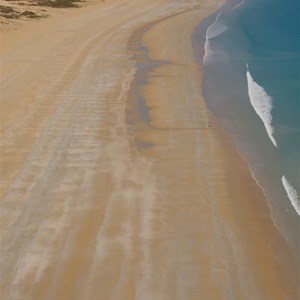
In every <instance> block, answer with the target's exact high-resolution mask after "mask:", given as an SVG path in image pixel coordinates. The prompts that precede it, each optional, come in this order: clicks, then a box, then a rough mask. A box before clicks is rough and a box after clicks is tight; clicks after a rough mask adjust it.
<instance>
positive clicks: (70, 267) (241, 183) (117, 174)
mask: <svg viewBox="0 0 300 300" xmlns="http://www.w3.org/2000/svg"><path fill="white" fill-rule="evenodd" d="M218 5H219V1H196V0H195V1H171V0H169V1H168V0H153V1H146V0H145V1H144V0H132V1H125V0H111V1H107V3H105V5H103V3H101V4H99V5H93V6H87V7H84V8H81V9H79V10H76V11H71V12H70V13H66V14H64V15H63V16H59V17H55V18H52V19H49V20H43V21H41V22H39V23H35V24H33V25H30V26H27V27H26V28H24V29H19V30H18V31H16V32H13V33H10V34H8V35H6V36H5V38H4V39H3V41H2V50H1V51H2V58H3V60H2V64H1V76H2V77H1V171H2V175H1V179H2V186H1V188H2V189H1V195H2V199H3V200H2V202H1V211H0V212H1V223H2V225H1V272H2V288H1V289H2V297H3V299H30V300H31V299H39V300H40V299H49V300H50V299H57V300H63V299H66V300H70V299H91V300H94V299H101V300H105V299H120V300H121V299H122V300H124V299H140V300H153V299H159V300H160V299H164V300H165V299H170V300H173V299H180V300H181V299H187V300H192V299H197V300H199V299H264V300H265V299H272V300H273V299H296V298H297V294H296V293H297V278H298V277H297V276H298V274H297V270H296V267H295V259H294V256H293V254H292V253H291V252H290V250H289V248H288V245H287V244H286V243H285V241H284V240H283V238H282V237H281V236H280V234H279V233H278V232H277V230H276V228H275V227H274V225H273V223H272V221H271V218H270V212H269V209H268V207H267V205H266V204H265V203H266V202H265V199H264V196H263V194H262V192H261V190H260V189H259V188H258V187H257V185H256V183H255V182H254V180H253V179H252V178H251V176H250V173H249V171H248V168H247V165H246V164H245V162H244V161H243V160H242V159H241V157H240V156H239V154H238V153H237V152H236V150H235V148H234V146H233V145H232V142H231V141H230V139H229V138H228V137H227V136H226V134H225V133H224V132H223V130H222V129H221V128H220V127H219V125H218V123H217V122H216V121H215V120H214V119H213V118H212V116H211V115H210V114H209V113H208V112H207V109H206V106H205V103H204V101H203V99H202V97H201V74H200V71H199V68H198V66H197V64H196V63H195V61H194V58H193V51H192V47H191V32H192V30H193V28H194V27H195V26H196V25H197V24H198V23H199V22H200V21H201V19H204V18H205V17H206V16H208V15H209V14H210V13H211V12H213V11H214V10H215V9H216V8H217V6H218ZM146 48H147V49H148V51H146V52H145V49H146ZM166 62H167V63H166ZM210 124H213V127H210ZM237 183H238V184H237Z"/></svg>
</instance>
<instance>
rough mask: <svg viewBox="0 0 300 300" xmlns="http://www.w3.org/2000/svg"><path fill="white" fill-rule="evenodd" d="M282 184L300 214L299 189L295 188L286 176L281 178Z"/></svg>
mask: <svg viewBox="0 0 300 300" xmlns="http://www.w3.org/2000/svg"><path fill="white" fill-rule="evenodd" d="M281 181H282V184H283V186H284V188H285V191H286V194H287V196H288V198H289V199H290V201H291V204H292V206H293V207H294V209H295V210H296V212H297V214H298V215H299V216H300V201H299V197H298V194H297V191H296V190H295V189H294V188H293V186H292V185H291V184H290V183H289V182H288V181H287V179H286V177H285V176H282V178H281Z"/></svg>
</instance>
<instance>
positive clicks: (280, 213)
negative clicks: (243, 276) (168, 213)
mask: <svg viewBox="0 0 300 300" xmlns="http://www.w3.org/2000/svg"><path fill="white" fill-rule="evenodd" d="M230 4H231V7H230ZM298 12H299V2H297V1H296V0H290V1H289V3H286V2H283V1H280V0H272V1H271V0H245V1H243V2H242V3H241V4H240V5H237V4H236V2H235V3H233V2H229V4H227V5H226V6H225V7H223V8H221V9H220V11H219V12H217V13H216V14H215V16H213V17H212V18H210V19H209V20H207V21H206V23H205V24H202V25H200V26H199V27H198V28H197V30H196V32H197V34H196V36H197V35H198V38H199V37H201V36H202V37H203V36H204V35H205V36H206V40H205V54H204V57H203V71H204V80H203V93H204V97H205V99H206V101H207V105H208V108H209V109H210V110H211V111H212V112H213V113H214V114H215V115H216V116H217V117H218V118H219V119H220V120H221V122H222V124H223V126H224V127H225V128H226V129H227V131H228V132H229V133H230V134H231V136H232V137H233V138H234V140H235V143H236V145H237V147H238V149H239V151H240V152H241V154H242V155H243V156H244V157H245V158H246V160H247V162H248V163H249V166H250V169H251V172H252V174H253V176H254V178H255V179H256V181H257V182H258V184H259V185H260V186H261V187H262V188H263V190H264V192H265V194H266V196H267V199H268V203H269V205H270V208H271V211H272V218H273V220H274V223H275V224H276V226H277V227H278V228H279V230H280V231H281V232H282V234H283V235H284V236H285V238H286V239H287V240H288V241H289V243H290V244H291V245H292V246H293V248H294V249H295V251H299V229H300V217H299V213H300V204H299V198H298V197H299V196H298V195H299V194H300V169H299V166H300V151H299V150H300V106H299V99H300V98H299V95H300V92H299V70H300V69H299V61H300V60H299V54H300V51H299V50H300V43H299V41H300V36H299V30H298V28H300V27H299V20H298ZM207 27H208V28H207ZM206 28H207V30H205V29H206ZM194 37H195V35H194ZM199 61H200V60H199ZM237 184H238V183H237Z"/></svg>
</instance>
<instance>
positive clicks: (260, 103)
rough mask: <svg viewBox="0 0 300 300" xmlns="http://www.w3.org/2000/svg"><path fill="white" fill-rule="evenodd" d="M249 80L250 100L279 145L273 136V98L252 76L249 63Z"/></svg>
mask: <svg viewBox="0 0 300 300" xmlns="http://www.w3.org/2000/svg"><path fill="white" fill-rule="evenodd" d="M247 81H248V94H249V98H250V102H251V104H252V106H253V108H254V110H255V112H256V113H257V114H258V116H259V117H260V118H261V120H262V121H263V123H264V126H265V128H266V131H267V133H268V135H269V138H270V140H271V141H272V143H273V144H274V146H275V147H277V142H276V140H275V138H274V136H273V133H274V129H273V127H272V115H271V110H272V108H273V105H272V98H271V97H270V96H269V95H268V94H267V93H266V91H265V90H264V88H263V87H261V86H260V85H258V84H257V83H256V82H255V81H254V79H253V77H252V76H251V74H250V72H249V69H248V65H247Z"/></svg>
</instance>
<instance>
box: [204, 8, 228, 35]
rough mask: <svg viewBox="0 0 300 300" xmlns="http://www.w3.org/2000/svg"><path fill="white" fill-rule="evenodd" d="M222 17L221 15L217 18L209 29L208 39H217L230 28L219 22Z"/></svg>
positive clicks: (207, 32)
mask: <svg viewBox="0 0 300 300" xmlns="http://www.w3.org/2000/svg"><path fill="white" fill-rule="evenodd" d="M220 15H221V14H219V15H218V16H217V17H216V20H215V22H214V23H213V24H211V25H210V26H209V27H208V28H207V31H206V39H212V38H215V37H217V36H219V35H221V34H222V33H224V32H225V31H226V30H227V29H228V26H226V25H224V24H222V23H221V21H220V20H219V18H220Z"/></svg>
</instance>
